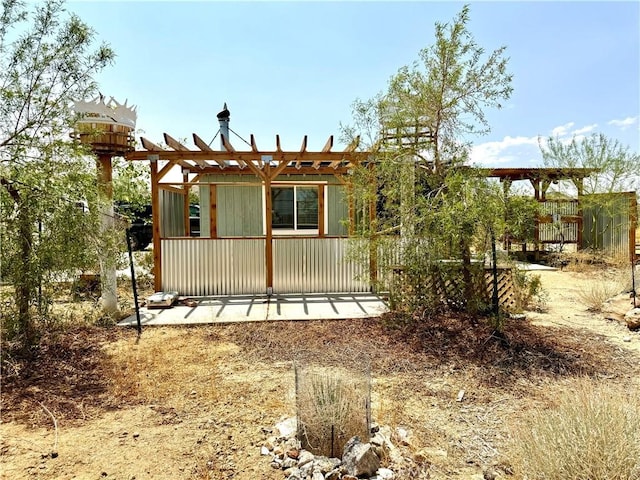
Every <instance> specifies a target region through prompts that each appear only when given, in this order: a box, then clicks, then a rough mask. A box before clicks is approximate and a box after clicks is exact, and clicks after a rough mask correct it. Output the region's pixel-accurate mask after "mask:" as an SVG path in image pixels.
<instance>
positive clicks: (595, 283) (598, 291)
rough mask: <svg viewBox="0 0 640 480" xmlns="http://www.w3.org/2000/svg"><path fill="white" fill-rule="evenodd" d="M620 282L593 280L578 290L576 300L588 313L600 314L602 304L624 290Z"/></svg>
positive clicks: (602, 279) (603, 279)
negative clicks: (584, 306)
mask: <svg viewBox="0 0 640 480" xmlns="http://www.w3.org/2000/svg"><path fill="white" fill-rule="evenodd" d="M624 288H625V287H624V285H623V283H622V282H621V281H620V280H607V279H605V278H595V279H593V280H592V281H589V282H588V283H586V284H585V285H584V286H583V287H581V288H580V291H579V292H578V298H579V299H580V301H581V302H582V303H583V304H584V305H586V307H587V310H589V311H590V312H601V311H602V307H603V306H604V303H605V302H606V301H607V300H609V299H610V298H612V297H615V296H616V295H618V294H619V293H620V292H622V291H623V290H624Z"/></svg>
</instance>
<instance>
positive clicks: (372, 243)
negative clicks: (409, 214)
mask: <svg viewBox="0 0 640 480" xmlns="http://www.w3.org/2000/svg"><path fill="white" fill-rule="evenodd" d="M370 173H371V182H370V184H369V185H370V187H371V192H370V193H371V194H370V196H369V226H370V228H371V235H370V237H369V282H370V284H371V291H373V292H375V285H376V283H377V281H378V246H377V242H376V240H377V235H376V231H377V229H378V225H377V222H376V220H377V212H376V199H377V189H378V186H377V182H376V172H375V167H374V166H373V165H372V166H371V167H370Z"/></svg>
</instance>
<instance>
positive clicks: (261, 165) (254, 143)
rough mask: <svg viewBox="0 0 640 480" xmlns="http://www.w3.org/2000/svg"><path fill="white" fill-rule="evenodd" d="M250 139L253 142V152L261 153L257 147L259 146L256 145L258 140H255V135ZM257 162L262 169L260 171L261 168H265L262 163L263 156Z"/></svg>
mask: <svg viewBox="0 0 640 480" xmlns="http://www.w3.org/2000/svg"><path fill="white" fill-rule="evenodd" d="M249 139H250V141H251V151H252V152H253V153H260V151H259V150H258V147H257V145H256V139H255V137H254V136H253V133H252V134H251V135H250V137H249ZM257 161H258V168H260V169H261V168H263V167H264V165H263V163H262V157H261V156H260V157H258V160H257Z"/></svg>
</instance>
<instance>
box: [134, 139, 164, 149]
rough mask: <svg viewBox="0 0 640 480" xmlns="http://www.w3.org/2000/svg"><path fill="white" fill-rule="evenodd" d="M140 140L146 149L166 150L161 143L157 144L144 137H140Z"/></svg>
mask: <svg viewBox="0 0 640 480" xmlns="http://www.w3.org/2000/svg"><path fill="white" fill-rule="evenodd" d="M140 141H141V142H142V148H144V149H145V150H154V151H157V152H166V150H165V149H164V148H162V147H160V146H159V145H156V144H155V143H153V142H152V141H151V140H147V139H146V138H144V137H140Z"/></svg>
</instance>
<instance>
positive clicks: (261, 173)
mask: <svg viewBox="0 0 640 480" xmlns="http://www.w3.org/2000/svg"><path fill="white" fill-rule="evenodd" d="M260 163H261V164H262V161H260ZM245 164H246V165H247V167H249V170H251V171H252V172H253V173H255V175H256V176H257V177H258V178H260V179H262V180H264V179H265V178H266V173H265V172H264V171H263V170H261V169H260V168H258V167H257V166H256V165H255V163H253V160H247V161H246V162H245Z"/></svg>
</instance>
